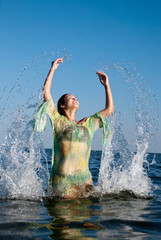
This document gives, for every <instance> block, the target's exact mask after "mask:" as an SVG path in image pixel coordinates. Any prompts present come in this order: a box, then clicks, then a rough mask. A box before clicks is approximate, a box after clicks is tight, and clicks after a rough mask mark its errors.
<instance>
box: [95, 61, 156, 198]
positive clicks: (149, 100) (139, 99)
mask: <svg viewBox="0 0 161 240" xmlns="http://www.w3.org/2000/svg"><path fill="white" fill-rule="evenodd" d="M102 70H103V71H107V74H108V75H110V76H113V77H111V78H113V81H114V80H115V78H114V77H116V76H117V74H118V77H119V79H121V80H123V81H122V83H124V86H123V88H124V87H125V88H126V92H124V93H123V92H121V90H120V95H121V96H124V98H125V96H126V95H127V92H128V93H130V94H131V95H132V96H133V99H132V103H133V104H131V105H130V106H131V109H128V110H130V111H131V113H132V112H133V117H132V118H131V119H132V121H133V120H134V119H135V126H134V125H132V126H130V127H133V129H134V130H133V133H135V136H133V138H132V141H133V142H135V146H134V147H135V150H134V151H135V153H134V152H133V151H131V150H130V147H129V144H128V142H130V140H127V139H126V137H125V136H126V132H128V124H126V117H125V118H124V119H123V118H122V116H121V117H120V111H118V110H117V107H116V106H115V112H116V113H115V115H114V116H113V118H112V120H111V126H112V128H113V133H114V135H113V139H112V141H111V142H110V143H109V145H108V146H106V147H105V148H104V149H103V151H102V159H101V167H100V173H99V180H98V183H99V184H98V189H99V191H101V193H102V194H104V193H116V192H117V193H118V192H120V191H125V190H127V191H130V192H133V193H135V194H136V195H139V196H147V195H148V194H150V193H151V192H152V190H153V187H154V186H153V185H152V183H151V180H150V178H149V177H148V175H147V172H146V167H147V166H149V163H148V161H147V150H148V147H149V141H150V138H152V137H153V136H154V135H155V133H156V132H157V122H158V116H157V113H158V110H157V103H156V99H155V96H154V95H153V94H152V93H151V91H150V88H148V87H147V84H146V81H145V79H143V77H142V76H141V75H140V73H139V72H138V71H137V70H136V68H135V66H133V65H132V64H130V63H124V64H121V65H120V64H114V65H106V66H104V67H103V69H102ZM117 83H118V82H117ZM125 83H126V85H127V86H128V88H129V89H127V86H125ZM118 85H119V87H120V84H118ZM118 97H119V96H118ZM129 104H130V96H128V102H127V103H126V106H127V107H129ZM119 107H120V105H119ZM123 107H125V106H123ZM122 112H124V111H123V110H122ZM126 112H129V111H126ZM128 117H129V118H130V113H129V116H128ZM123 123H125V124H123ZM129 134H130V131H129Z"/></svg>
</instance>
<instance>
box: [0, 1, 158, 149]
mask: <svg viewBox="0 0 161 240" xmlns="http://www.w3.org/2000/svg"><path fill="white" fill-rule="evenodd" d="M160 11H161V1H160V0H158V1H157V0H153V1H152V0H113V1H109V0H69V1H67V0H57V1H56V0H34V1H33V0H1V1H0V62H1V64H0V79H1V80H0V81H1V86H7V88H10V87H11V86H12V85H13V84H14V82H15V80H16V79H17V77H18V75H19V74H20V72H21V70H22V69H23V67H24V66H26V64H27V63H28V62H30V61H31V60H32V59H34V57H35V56H38V55H39V54H40V53H41V52H46V55H45V57H44V60H42V61H41V69H40V70H41V72H42V73H43V74H44V75H43V76H45V75H46V74H47V72H48V69H49V67H50V62H51V60H52V57H53V58H55V56H56V55H55V54H54V53H56V52H60V55H61V54H62V53H63V52H65V51H63V50H62V49H64V48H65V49H66V50H67V53H68V55H71V60H70V61H66V62H65V63H64V64H63V66H62V67H60V68H59V69H58V70H57V72H56V74H55V79H54V89H53V98H54V99H55V100H57V99H58V98H59V96H60V95H62V94H63V93H65V92H70V93H73V94H74V95H76V97H77V98H78V100H79V101H80V109H79V112H78V114H77V118H78V119H79V118H83V117H84V116H87V115H91V114H93V113H95V112H97V111H99V110H101V109H102V108H103V107H104V89H103V87H102V86H101V84H100V83H99V81H98V79H97V76H96V74H95V71H96V69H97V66H98V65H101V66H104V65H105V64H109V63H111V64H113V63H117V62H119V63H121V62H124V61H128V62H132V63H133V64H134V65H135V66H136V68H137V69H138V71H139V72H140V73H141V75H142V76H143V77H144V78H145V79H146V82H147V85H149V86H150V88H151V90H152V92H153V93H154V94H155V95H156V98H157V104H158V106H159V110H158V111H159V114H160V113H161V98H160V90H161V80H160V78H161V77H160V76H161V14H160ZM58 55H59V53H57V56H58ZM60 57H61V56H60ZM43 61H44V62H43ZM106 73H107V74H108V72H106ZM26 75H27V73H26ZM31 75H32V74H31V72H30V76H31ZM21 84H23V83H22V82H21ZM25 84H26V85H25V86H24V88H25V87H26V89H28V91H29V90H30V85H29V82H28V81H27V80H25ZM36 84H38V85H39V83H38V82H36ZM42 84H43V77H42V78H41V77H40V86H41V85H42ZM110 84H111V89H112V92H113V96H114V103H115V107H116V109H119V108H120V109H124V108H123V106H124V105H125V104H127V102H128V99H127V97H128V93H127V92H126V94H127V96H125V95H126V94H123V92H122V91H120V89H121V88H122V87H124V85H123V86H122V83H121V81H118V80H116V79H110ZM126 91H128V90H126ZM25 94H27V91H26V93H25ZM118 99H119V100H118ZM17 101H18V100H17ZM129 101H131V100H129ZM127 110H128V107H127ZM124 114H125V116H126V117H127V122H128V114H129V113H128V112H126V110H125V112H124ZM130 122H131V118H130V119H129V128H130V129H131V127H130ZM130 134H131V133H129V132H128V131H126V135H127V136H128V135H130ZM160 136H161V128H160V126H159V129H158V133H157V135H156V138H157V142H158V143H157V145H156V146H155V151H157V152H161V139H160ZM48 141H49V140H48V139H47V137H46V138H45V142H46V144H47V146H48V145H50V143H49V142H48ZM151 151H154V146H153V145H152V146H151Z"/></svg>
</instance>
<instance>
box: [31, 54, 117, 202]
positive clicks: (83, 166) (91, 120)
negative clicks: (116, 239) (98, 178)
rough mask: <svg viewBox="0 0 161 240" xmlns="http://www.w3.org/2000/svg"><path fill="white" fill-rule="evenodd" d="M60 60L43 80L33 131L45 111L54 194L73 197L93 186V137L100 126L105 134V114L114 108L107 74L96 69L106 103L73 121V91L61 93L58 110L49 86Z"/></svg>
mask: <svg viewBox="0 0 161 240" xmlns="http://www.w3.org/2000/svg"><path fill="white" fill-rule="evenodd" d="M60 63H63V59H62V58H59V59H56V60H55V61H54V62H52V66H51V69H50V71H49V74H48V76H47V78H46V81H45V83H44V102H43V103H42V104H41V106H40V108H39V110H38V112H37V116H36V120H35V130H37V131H44V129H45V127H46V114H48V116H49V117H50V121H51V125H52V129H53V155H52V167H51V184H52V189H53V193H54V194H56V195H61V196H64V197H66V198H75V197H80V196H82V195H83V194H85V193H86V192H87V191H90V190H93V189H94V187H93V182H92V177H91V173H90V171H89V167H88V164H89V157H90V152H91V144H92V138H93V135H94V132H95V131H96V130H97V129H99V128H100V127H103V128H104V135H105V134H106V137H107V135H108V133H109V126H108V122H107V120H106V117H108V116H109V115H110V114H111V113H112V112H113V109H114V107H113V99H112V93H111V90H110V85H109V81H108V77H107V75H106V74H105V73H103V72H96V74H97V75H98V77H99V79H100V82H101V83H102V85H103V86H104V88H105V96H106V103H105V108H104V109H103V110H102V111H99V112H98V113H96V114H94V115H93V116H91V117H86V118H83V119H82V120H80V121H76V119H75V113H76V111H77V110H78V108H79V102H78V100H77V99H76V97H75V96H73V95H72V94H64V95H63V96H62V97H61V98H60V99H59V101H58V104H57V105H58V106H57V107H58V110H57V109H56V107H55V105H54V102H53V100H52V96H51V93H50V89H51V83H52V78H53V74H54V72H55V70H56V69H57V67H58V66H59V64H60Z"/></svg>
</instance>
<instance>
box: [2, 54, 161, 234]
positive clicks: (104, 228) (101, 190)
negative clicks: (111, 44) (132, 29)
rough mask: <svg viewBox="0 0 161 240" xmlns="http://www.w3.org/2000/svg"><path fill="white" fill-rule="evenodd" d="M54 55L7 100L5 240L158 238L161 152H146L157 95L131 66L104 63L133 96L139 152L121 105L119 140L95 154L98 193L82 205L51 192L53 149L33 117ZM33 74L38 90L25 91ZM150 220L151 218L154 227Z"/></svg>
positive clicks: (116, 126) (115, 120) (116, 119)
mask: <svg viewBox="0 0 161 240" xmlns="http://www.w3.org/2000/svg"><path fill="white" fill-rule="evenodd" d="M47 56H48V54H47V53H43V54H41V56H38V57H36V58H34V59H33V60H32V61H31V62H29V63H28V64H27V65H26V66H25V67H24V68H23V69H22V72H21V74H20V75H19V76H18V78H17V79H16V81H15V82H14V84H13V86H12V87H11V89H9V90H8V92H7V90H5V93H6V95H3V97H1V100H2V104H1V111H0V120H1V127H2V128H3V129H6V130H5V131H4V132H5V133H4V138H3V140H2V143H1V146H0V199H1V200H0V205H1V218H0V224H1V225H0V228H1V229H2V230H1V231H0V235H1V239H9V238H10V237H11V236H12V239H18V238H19V239H23V238H24V239H31V238H35V239H41V238H42V239H48V238H49V237H50V238H53V239H79V238H80V239H81V238H82V239H84V238H87V239H93V238H94V239H95V238H98V239H107V238H112V237H117V238H120V239H121V238H122V236H124V238H126V237H127V238H135V237H137V238H138V239H142V238H144V237H146V236H147V237H149V238H150V237H151V236H152V234H153V233H154V232H153V229H155V230H156V232H155V236H156V237H157V238H158V236H159V234H160V230H159V229H160V223H159V222H160V219H161V218H160V213H161V211H160V210H159V209H158V207H159V205H160V200H161V195H160V161H161V158H160V154H157V155H155V154H151V155H149V154H147V150H148V146H149V141H150V139H151V138H152V137H153V136H154V135H155V131H156V127H155V128H154V127H153V126H157V124H156V123H157V116H156V114H154V113H153V114H151V113H152V111H155V110H156V109H155V108H154V106H156V107H157V105H156V104H153V108H152V107H151V105H150V102H151V101H152V100H153V101H155V97H154V95H153V94H152V93H151V92H150V90H149V89H147V87H146V84H145V80H144V79H143V78H142V76H141V75H140V74H139V73H138V72H137V70H136V69H135V67H134V66H132V65H131V64H129V63H122V64H112V65H104V66H101V68H102V70H103V71H105V72H106V71H107V72H108V75H109V76H111V77H113V79H114V76H115V77H116V78H117V77H119V79H121V80H119V81H120V82H121V84H122V83H123V86H126V91H127V92H130V93H131V96H132V98H130V100H129V101H131V103H132V104H131V106H132V110H131V112H133V113H134V117H133V115H132V116H130V115H129V116H130V117H132V119H133V121H134V126H135V130H134V132H135V136H134V138H133V139H135V144H134V145H135V146H134V151H132V150H131V149H130V147H129V141H130V140H127V138H126V131H125V127H126V126H124V123H126V120H125V121H123V119H124V116H123V111H121V109H117V104H116V108H115V114H113V115H112V116H111V117H110V126H111V131H112V134H113V136H112V138H111V139H109V140H108V144H107V145H106V146H105V147H104V148H103V149H102V151H95V152H94V151H92V153H91V157H90V163H89V167H90V171H91V173H92V177H93V181H94V184H95V186H96V189H97V193H98V194H97V195H95V196H90V197H88V198H87V199H78V200H75V201H74V200H63V199H61V200H60V199H57V198H54V199H53V198H52V196H51V195H50V193H49V192H48V191H47V189H48V181H49V172H50V166H51V150H47V149H44V145H43V140H42V135H41V134H40V133H33V131H32V125H33V122H32V120H33V118H34V115H35V113H36V110H37V107H38V105H39V103H40V102H41V98H42V89H39V88H35V85H36V84H37V86H40V85H39V84H38V82H37V78H38V75H39V77H40V78H44V79H45V76H44V74H43V73H42V72H41V71H40V66H41V64H42V62H43V61H44V59H46V58H47ZM52 57H53V54H52ZM65 58H66V59H68V57H67V53H65V54H64V59H65ZM40 59H41V61H40ZM39 61H40V63H39ZM35 66H37V68H36V67H35ZM28 69H30V71H29V72H28V73H29V74H27V75H28V78H27V80H28V81H31V86H32V87H31V89H30V90H29V89H27V90H25V88H24V86H25V83H24V84H22V82H23V81H21V79H22V78H23V77H24V76H25V73H27V71H28ZM35 71H36V72H35ZM34 81H35V83H34V84H32V83H33V82H34ZM24 82H25V81H24ZM4 89H6V88H4ZM25 91H26V92H25ZM39 93H40V94H39ZM120 94H121V92H120ZM22 95H25V96H26V99H25V100H23V102H20V101H18V102H19V104H18V105H17V104H16V102H17V101H16V99H15V98H16V97H17V98H18V99H21V96H22ZM1 96H2V95H1ZM122 96H123V95H122ZM13 100H14V101H15V102H13ZM11 103H12V104H11ZM147 104H148V110H147ZM156 112H157V111H156ZM6 119H7V122H8V125H7V126H6ZM154 123H155V124H154ZM125 125H126V124H125ZM2 132H3V131H2ZM156 208H157V209H156ZM149 218H151V219H152V220H151V221H150V222H147V219H149ZM158 221H159V222H158ZM140 223H141V224H142V227H140V225H139V224H140ZM148 228H149V229H148ZM24 230H25V232H24Z"/></svg>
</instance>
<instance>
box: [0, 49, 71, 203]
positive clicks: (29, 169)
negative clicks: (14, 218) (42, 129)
mask: <svg viewBox="0 0 161 240" xmlns="http://www.w3.org/2000/svg"><path fill="white" fill-rule="evenodd" d="M57 55H59V56H60V55H61V56H64V57H63V58H64V60H69V58H70V57H69V56H68V54H67V51H66V50H65V49H64V50H59V52H58V51H57V52H55V53H53V52H52V53H47V52H43V53H41V54H39V55H38V56H37V57H35V58H34V59H32V60H31V61H30V62H29V63H27V64H26V66H25V67H24V68H23V69H22V71H21V73H20V75H19V76H18V77H17V79H16V80H15V82H14V83H13V85H12V87H11V88H10V89H7V87H5V88H4V89H5V94H4V93H3V97H0V100H1V105H0V106H1V107H0V124H1V130H2V129H3V128H4V136H3V137H2V135H1V140H2V143H1V145H0V190H1V191H0V198H29V199H31V198H34V199H35V198H39V197H40V196H41V197H42V196H46V194H48V192H47V189H48V181H49V170H48V163H47V157H46V153H45V149H44V145H43V139H42V135H41V134H40V133H38V132H33V128H32V127H33V122H32V119H34V116H35V113H36V111H37V108H38V106H39V104H40V102H41V101H42V97H43V94H42V89H43V87H41V88H40V89H39V87H40V84H41V82H42V83H43V82H44V79H45V77H46V72H47V71H46V70H44V66H45V64H46V65H47V66H48V65H49V62H52V61H53V59H55V58H56V57H57ZM50 60H51V61H50ZM48 67H49V66H48ZM6 122H7V124H6Z"/></svg>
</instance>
